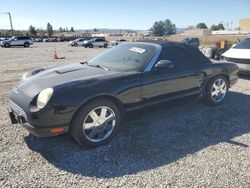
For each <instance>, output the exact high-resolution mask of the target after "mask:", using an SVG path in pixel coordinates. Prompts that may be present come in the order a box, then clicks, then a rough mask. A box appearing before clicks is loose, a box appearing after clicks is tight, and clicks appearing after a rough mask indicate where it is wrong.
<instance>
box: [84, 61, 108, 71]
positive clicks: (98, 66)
mask: <svg viewBox="0 0 250 188" xmlns="http://www.w3.org/2000/svg"><path fill="white" fill-rule="evenodd" d="M80 63H81V64H82V65H88V66H89V67H97V68H101V69H104V70H107V71H110V69H108V68H106V67H103V66H101V65H89V64H88V62H87V61H84V62H80Z"/></svg>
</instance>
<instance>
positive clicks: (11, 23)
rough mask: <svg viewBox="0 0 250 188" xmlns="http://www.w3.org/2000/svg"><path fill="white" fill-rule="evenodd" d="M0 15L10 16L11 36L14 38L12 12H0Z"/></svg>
mask: <svg viewBox="0 0 250 188" xmlns="http://www.w3.org/2000/svg"><path fill="white" fill-rule="evenodd" d="M0 14H8V15H9V19H10V28H11V34H12V36H13V35H14V30H13V25H12V19H11V15H10V12H0Z"/></svg>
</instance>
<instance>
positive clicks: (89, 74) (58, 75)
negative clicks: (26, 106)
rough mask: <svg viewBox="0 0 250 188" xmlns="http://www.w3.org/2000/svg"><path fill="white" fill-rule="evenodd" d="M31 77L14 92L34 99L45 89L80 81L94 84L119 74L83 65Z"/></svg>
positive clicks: (63, 67) (54, 69)
mask: <svg viewBox="0 0 250 188" xmlns="http://www.w3.org/2000/svg"><path fill="white" fill-rule="evenodd" d="M37 72H38V73H36V74H34V75H31V76H30V77H28V78H27V79H25V80H23V81H21V83H20V84H19V85H18V86H17V88H16V89H15V92H23V93H25V94H26V95H28V96H29V97H34V96H35V95H37V94H38V93H39V92H40V91H42V90H43V89H46V88H49V87H51V88H53V87H55V86H58V85H62V84H67V83H72V82H76V81H81V83H85V82H86V84H87V83H88V84H89V83H90V82H95V81H98V80H100V79H103V78H104V77H108V76H112V75H115V74H119V73H118V72H115V71H107V70H104V69H102V68H97V67H90V66H88V65H85V64H80V63H79V64H71V65H65V66H60V67H54V68H50V69H46V70H43V69H41V71H40V72H39V71H37Z"/></svg>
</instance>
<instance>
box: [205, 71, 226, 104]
mask: <svg viewBox="0 0 250 188" xmlns="http://www.w3.org/2000/svg"><path fill="white" fill-rule="evenodd" d="M228 89H229V81H228V79H227V77H225V76H223V75H219V76H216V77H213V78H211V79H210V80H209V81H208V83H207V84H206V86H205V90H204V91H205V93H204V97H203V99H204V101H205V103H206V104H208V105H211V106H217V105H220V104H222V103H223V102H224V100H225V98H226V96H227V92H228Z"/></svg>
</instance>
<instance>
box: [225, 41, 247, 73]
mask: <svg viewBox="0 0 250 188" xmlns="http://www.w3.org/2000/svg"><path fill="white" fill-rule="evenodd" d="M221 56H222V59H225V60H227V61H231V62H234V63H236V64H237V65H238V67H239V69H240V73H244V74H250V38H246V39H245V40H243V41H241V42H240V43H238V44H236V45H234V46H233V47H232V48H230V49H229V50H228V51H226V52H225V53H223V54H222V55H221Z"/></svg>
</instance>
